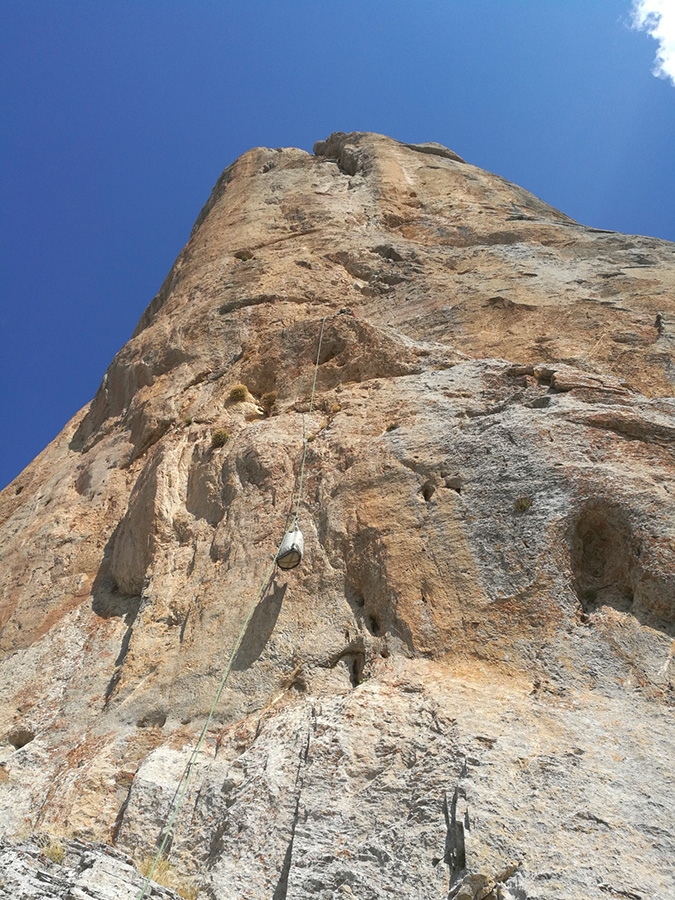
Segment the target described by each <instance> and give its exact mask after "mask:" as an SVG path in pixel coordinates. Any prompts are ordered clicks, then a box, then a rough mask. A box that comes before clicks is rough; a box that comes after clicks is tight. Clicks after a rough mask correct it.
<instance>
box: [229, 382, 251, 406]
mask: <svg viewBox="0 0 675 900" xmlns="http://www.w3.org/2000/svg"><path fill="white" fill-rule="evenodd" d="M250 396H251V395H250V393H249V390H248V388H247V387H246V385H245V384H233V385H232V387H231V388H230V400H231V401H232V402H233V403H243V402H244V400H248V399H249V397H250Z"/></svg>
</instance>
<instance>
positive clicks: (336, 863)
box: [0, 133, 675, 900]
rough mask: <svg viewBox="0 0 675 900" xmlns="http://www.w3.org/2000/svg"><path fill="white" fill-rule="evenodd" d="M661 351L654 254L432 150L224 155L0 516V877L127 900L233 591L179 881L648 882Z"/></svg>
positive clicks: (443, 889) (608, 885)
mask: <svg viewBox="0 0 675 900" xmlns="http://www.w3.org/2000/svg"><path fill="white" fill-rule="evenodd" d="M345 308H348V311H345ZM341 310H342V312H340V311H341ZM112 314H114V313H112V312H111V315H112ZM322 329H323V334H322V340H321V349H320V353H319V356H318V367H317V369H316V395H315V402H314V406H313V408H312V411H311V414H310V400H311V390H312V382H313V378H314V375H315V360H316V358H317V351H318V348H319V338H320V334H321V333H322ZM674 335H675V246H674V245H673V244H670V243H668V242H666V241H662V240H656V239H654V238H648V237H639V236H634V235H623V234H617V233H614V232H607V231H600V230H597V229H593V228H588V227H585V226H583V225H579V224H578V223H576V222H574V221H572V220H571V219H570V218H568V217H567V216H566V215H564V214H563V213H561V212H558V211H557V210H555V209H553V208H551V207H550V206H547V205H546V204H545V203H543V202H542V201H540V200H538V199H537V198H536V197H534V196H533V195H532V194H530V193H528V192H527V191H525V190H523V189H522V188H520V187H517V186H516V185H514V184H511V183H509V182H508V181H505V180H504V179H503V178H500V177H498V176H496V175H492V174H490V173H488V172H485V171H483V170H481V169H478V168H475V167H474V166H472V165H470V164H469V163H467V162H465V161H463V160H462V159H460V158H459V157H458V156H457V155H456V154H455V153H453V152H452V151H451V150H448V149H447V148H445V147H442V146H440V145H438V144H433V143H430V144H419V145H414V144H402V143H399V142H397V141H394V140H391V139H389V138H386V137H383V136H380V135H375V134H361V133H358V134H349V135H345V134H334V135H331V136H330V137H329V138H328V139H327V140H326V141H320V142H319V143H318V144H317V145H316V146H315V148H314V154H309V153H306V152H304V151H302V150H296V149H279V150H269V149H260V148H259V149H255V150H251V151H250V152H248V153H245V154H244V155H243V156H242V157H241V158H239V159H238V160H237V161H236V162H234V163H233V164H232V165H231V166H230V167H229V168H228V169H226V170H225V172H224V173H223V174H222V176H221V177H220V179H219V180H218V182H217V184H216V186H215V187H214V189H213V192H212V194H211V197H210V199H209V200H208V202H207V204H206V206H205V207H204V209H203V211H202V213H201V214H200V216H199V218H198V220H197V222H196V224H195V226H194V228H193V231H192V235H191V237H190V240H189V241H188V243H187V245H186V247H185V249H184V250H183V251H182V253H181V254H180V256H179V257H178V259H177V260H176V263H175V265H174V266H173V268H172V270H171V272H170V273H169V275H168V277H167V279H166V281H165V283H164V284H163V285H162V288H161V290H160V291H159V293H158V295H157V296H156V297H155V299H154V300H153V301H152V302H151V303H150V305H149V307H148V309H147V310H146V312H145V313H144V314H143V316H142V318H141V321H140V323H139V325H138V327H137V329H136V332H135V334H134V336H133V337H132V338H131V340H130V341H129V342H128V343H127V344H126V345H125V346H124V347H123V348H122V350H121V351H120V352H119V353H118V354H117V356H116V357H115V359H114V360H113V362H112V364H111V366H110V368H109V369H108V371H107V373H106V375H105V377H104V379H103V382H102V384H101V387H100V389H99V390H98V392H97V394H96V396H95V397H94V399H93V401H92V402H91V403H90V404H89V405H88V406H87V407H85V408H84V409H83V410H81V412H80V413H78V414H77V415H76V416H75V417H74V418H73V420H72V421H71V422H70V423H69V424H68V425H67V426H66V427H65V428H64V430H63V432H62V433H61V434H60V435H59V436H58V437H57V438H56V439H55V440H54V441H53V442H52V444H50V445H49V446H48V447H47V448H46V449H45V450H44V451H43V453H41V454H40V456H38V457H37V459H36V460H35V461H34V462H33V463H31V464H30V465H29V466H28V467H27V469H26V470H25V471H24V472H22V473H21V475H20V476H19V477H18V478H17V479H16V480H15V481H14V482H13V483H12V484H10V485H9V486H8V487H7V488H6V489H5V490H4V492H3V493H2V495H1V498H0V552H1V563H0V565H1V588H0V589H1V592H2V593H1V600H0V625H1V626H2V630H1V631H0V653H1V657H0V659H1V661H0V704H1V705H0V763H1V765H0V836H1V837H2V838H3V841H4V843H3V845H2V853H1V854H0V860H2V859H4V860H9V859H11V860H14V862H12V864H11V866H10V869H11V871H13V872H15V874H16V872H19V870H21V871H24V870H25V871H26V872H29V870H30V871H31V872H32V871H33V870H34V869H35V866H38V869H39V866H40V865H42V866H43V869H44V871H47V872H49V873H52V874H51V875H50V877H51V878H52V881H54V883H55V884H57V883H58V879H59V878H61V881H62V882H63V881H64V879H65V882H64V883H68V884H71V885H73V887H72V894H67V896H72V897H85V896H86V897H88V896H90V894H87V893H82V891H83V890H84V888H81V887H77V878H80V879H82V878H83V877H84V875H83V873H85V874H86V870H87V867H86V865H85V864H84V863H83V862H82V861H81V860H82V859H84V858H85V857H87V854H89V857H87V858H90V859H98V858H99V857H101V858H103V859H105V858H106V856H105V852H104V849H105V848H103V849H102V847H103V845H106V846H108V847H109V854H110V855H109V859H114V860H116V867H117V868H116V869H115V871H117V872H118V873H119V874H118V875H117V876H116V877H118V880H119V884H120V888H119V896H120V897H122V896H127V894H125V893H124V891H125V890H126V891H127V893H129V892H130V891H131V892H132V893H133V891H134V887H133V885H137V883H138V873H136V876H134V877H136V879H137V880H136V881H133V878H132V877H131V875H130V874H129V873H131V872H132V871H135V870H133V866H132V862H131V861H133V860H136V861H138V860H142V859H146V860H147V858H148V857H149V856H151V855H152V854H153V853H154V852H155V851H156V849H157V846H158V840H159V839H160V837H161V835H162V834H163V830H164V827H165V823H166V819H167V815H168V813H169V810H170V808H171V803H172V801H173V798H174V796H175V792H176V787H177V784H178V782H179V781H180V778H181V775H182V773H183V771H184V768H185V765H186V763H187V761H188V759H189V756H190V753H191V752H192V750H193V748H194V746H195V742H196V740H197V738H198V735H199V733H200V730H201V729H202V727H203V725H204V723H205V721H206V716H207V714H208V711H209V708H210V706H211V703H212V702H213V698H214V696H215V693H216V690H217V688H218V685H219V683H220V679H221V676H222V673H223V671H224V668H225V666H226V664H227V660H228V658H229V656H230V655H231V653H232V651H233V648H234V647H235V645H236V641H237V637H238V636H239V634H240V632H241V630H242V626H243V625H244V623H245V622H246V617H247V614H248V612H249V610H250V608H251V604H252V603H253V601H254V599H255V597H256V595H257V593H258V590H259V589H260V588H261V587H263V592H262V597H261V599H260V601H259V603H258V605H257V607H256V608H255V611H254V613H253V616H252V618H251V620H250V623H249V624H248V626H247V627H246V628H245V631H244V634H243V639H242V641H241V646H240V647H239V649H238V651H237V652H236V655H235V659H234V663H233V667H232V672H231V674H230V677H229V679H228V680H227V682H226V684H225V688H224V690H223V692H222V695H221V697H220V701H219V703H218V704H217V707H216V710H215V715H214V717H213V720H212V721H211V723H210V725H209V728H208V730H207V734H206V739H205V741H204V744H203V746H202V749H201V751H200V753H199V755H198V758H197V762H196V765H195V766H194V769H193V772H192V777H191V780H190V783H189V787H188V790H187V793H186V795H185V799H184V801H183V805H182V807H181V809H180V813H179V815H178V818H177V820H176V822H175V825H174V827H173V829H172V831H171V838H170V841H169V843H168V848H169V850H168V862H167V865H169V866H170V867H172V870H173V871H174V872H176V873H179V874H180V876H181V877H182V878H184V879H186V881H185V884H189V885H191V887H190V888H189V890H188V889H185V888H184V889H183V894H184V895H185V896H188V895H189V896H195V897H197V896H198V897H199V898H210V900H263V898H265V900H284V898H288V900H308V898H310V897H311V898H317V897H318V898H322V900H331V898H353V897H355V898H359V900H375V898H383V897H404V898H411V900H432V898H434V900H442V898H447V900H615V898H619V900H620V898H624V900H626V898H628V900H651V898H661V900H668V898H675V824H674V823H675V766H674V764H673V756H674V753H673V747H674V745H675V723H674V721H673V696H674V686H675V663H674V662H673V636H674V628H675V503H674V500H675V480H674V477H673V476H674V475H675V458H674V455H673V451H674V449H675V368H674V367H673V361H672V351H673V347H674V343H673V338H674ZM237 384H244V385H246V388H247V391H246V392H242V391H241V390H240V391H239V393H237V392H236V391H235V392H234V396H231V393H232V388H233V386H235V385H237ZM274 392H276V398H275V396H274ZM266 395H267V396H266ZM270 395H271V396H270ZM242 396H243V399H241V398H242ZM222 431H224V432H226V435H221V436H220V438H221V439H220V440H217V439H216V440H215V441H214V434H215V433H216V432H222ZM303 437H306V438H307V444H306V447H307V457H306V465H305V471H304V481H303V489H302V495H301V498H300V505H299V522H300V526H301V528H302V530H303V533H304V537H305V556H304V558H303V561H302V564H301V566H299V567H298V568H296V569H293V570H291V571H288V572H283V571H281V570H279V569H277V570H276V571H275V572H274V574H273V576H272V577H271V579H270V580H269V582H266V581H265V575H266V573H267V572H268V571H269V569H270V562H271V560H272V559H273V557H274V553H275V549H276V548H277V546H278V544H279V541H280V539H281V537H282V536H283V533H284V531H285V529H286V528H287V527H288V526H289V523H290V522H291V521H292V517H293V512H294V502H295V501H294V498H295V496H296V492H297V491H298V489H299V479H300V469H301V459H302V450H303ZM225 438H227V439H225ZM223 441H224V443H223ZM218 444H222V446H218ZM45 842H46V843H45ZM50 842H61V844H60V845H61V846H63V847H64V848H65V850H64V852H65V856H64V858H63V860H61V861H59V860H56V861H54V859H52V858H49V859H46V858H44V850H40V848H41V847H42V848H44V847H45V846H47V847H48V848H49V847H51V846H52V843H50ZM31 848H32V849H31ZM40 854H43V855H42V857H41V856H40ZM78 854H79V857H78ZM97 854H98V855H97ZM101 854H102V856H101ZM115 854H117V856H116V855H115ZM53 855H54V854H52V856H53ZM58 855H59V854H57V856H58ZM78 859H80V862H78ZM69 860H70V862H69ZM124 860H127V861H128V862H124ZM0 865H4V864H3V863H0ZM8 865H9V863H7V865H6V866H5V868H7V866H8ZM92 865H93V863H92ZM22 866H23V869H22V868H21V867H22ZM31 866H32V867H33V868H32V869H31ZM83 866H84V868H83ZM125 866H126V867H127V868H126V869H125ZM12 867H13V868H12ZM59 867H60V869H59ZM89 868H91V866H90V867H89ZM146 868H147V865H146ZM127 870H128V872H127ZM40 871H42V870H40ZM59 871H60V872H61V874H60V875H59V874H58V873H59ZM54 872H56V875H54V874H53V873H54ZM124 872H127V874H124ZM68 873H70V874H68ZM78 873H79V874H78ZM30 877H33V876H31V875H30V872H29V874H27V875H26V878H27V879H29V878H30ZM36 877H37V876H36ZM12 878H14V881H12ZM17 878H19V875H16V877H15V876H11V877H10V876H8V874H7V872H3V873H0V885H2V884H3V883H4V884H5V887H2V886H0V896H12V897H16V896H21V888H18V887H17V886H16V885H17V884H18V883H19V882H17V880H16V879H17ZM68 879H70V881H68ZM125 879H126V881H125ZM141 880H142V879H141ZM38 881H39V883H40V885H42V887H41V890H42V893H36V894H28V893H26V894H25V896H36V897H44V898H56V897H61V896H63V895H62V894H60V893H58V892H57V888H54V889H52V887H50V884H51V882H49V879H48V878H47V877H46V876H45V878H41V879H40V878H38ZM25 883H26V884H28V883H29V881H25ZM129 885H132V886H131V887H129ZM59 889H60V888H59ZM26 890H27V889H26ZM78 890H79V891H80V893H78V892H77V891H78ZM157 890H158V891H159V890H160V888H157ZM161 890H165V891H166V889H161ZM3 891H4V893H3ZM91 896H96V897H98V896H99V895H98V894H94V893H92V894H91ZM101 896H108V895H107V894H101ZM130 896H131V894H130ZM157 896H160V894H157ZM166 896H169V894H166Z"/></svg>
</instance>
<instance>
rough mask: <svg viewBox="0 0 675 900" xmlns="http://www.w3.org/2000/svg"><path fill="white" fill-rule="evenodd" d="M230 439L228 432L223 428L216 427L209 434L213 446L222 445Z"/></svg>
mask: <svg viewBox="0 0 675 900" xmlns="http://www.w3.org/2000/svg"><path fill="white" fill-rule="evenodd" d="M229 439H230V432H229V431H226V430H225V429H224V428H216V430H215V431H214V432H213V434H212V435H211V446H212V447H213V448H217V447H224V446H225V444H226V443H227V442H228V441H229Z"/></svg>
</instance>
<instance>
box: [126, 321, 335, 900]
mask: <svg viewBox="0 0 675 900" xmlns="http://www.w3.org/2000/svg"><path fill="white" fill-rule="evenodd" d="M326 318H327V317H326V316H324V317H323V319H322V320H321V332H320V334H319V346H318V349H317V352H316V363H315V364H314V380H313V382H312V393H311V396H310V401H309V416H311V415H312V410H313V409H314V395H315V393H316V378H317V374H318V371H319V358H320V356H321V344H322V342H323V330H324V326H325V324H326ZM302 431H303V448H302V463H301V465H300V478H299V484H298V496H297V501H296V504H295V516H294V518H293V525H292V526H291V527H292V528H295V526H296V525H297V523H298V518H299V515H300V501H301V499H302V486H303V480H304V475H305V461H306V459H307V443H308V442H307V435H306V434H305V421H304V417H303V423H302ZM282 542H283V539H282ZM280 549H281V544H279V546H278V547H277V549H276V550H275V551H274V555H273V556H272V559H271V562H270V565H269V568H268V569H267V571H266V572H265V576H264V578H263V580H262V581H261V583H260V588H259V589H258V593H257V594H256V596H255V599H254V600H253V602H252V603H251V606H250V607H249V610H248V613H247V615H246V619H245V620H244V624H243V625H242V626H241V631H240V632H239V635H238V637H237V640H236V642H235V645H234V648H233V649H232V653H231V654H230V658H229V659H228V661H227V665H226V666H225V669H224V671H223V675H222V678H221V679H220V684H219V685H218V690H217V691H216V695H215V697H214V699H213V703H212V704H211V709H210V710H209V714H208V716H207V717H206V721H205V722H204V727H203V728H202V730H201V734H200V735H199V740H198V741H197V743H196V745H195V747H194V749H193V751H192V753H191V754H190V758H189V760H188V762H187V765H186V766H185V768H184V769H183V774H182V775H181V779H180V781H179V782H178V786H177V788H176V793H175V794H174V800H173V804H172V807H171V812H170V814H169V818H168V819H167V824H166V827H165V830H164V837H163V838H162V843H161V844H160V846H159V850H158V851H157V853H156V855H155V858H154V860H153V862H152V866H151V867H150V871H149V872H148V874H147V876H146V878H145V881H144V882H143V888H142V890H141V892H140V894H139V895H138V898H137V900H143V898H144V897H145V895H146V892H147V890H148V886H149V885H150V882H151V881H152V876H153V875H154V874H155V869H156V868H157V865H158V863H159V861H160V859H161V858H162V854H163V853H164V850H165V848H166V845H167V843H168V841H169V837H170V835H171V829H172V828H173V826H174V824H175V822H176V819H177V818H178V813H179V812H180V808H181V805H182V803H183V799H184V797H185V794H186V793H187V789H188V785H189V783H190V778H191V776H192V771H193V769H194V767H195V764H196V762H197V757H198V755H199V751H200V750H201V748H202V744H203V743H204V739H205V737H206V732H207V731H208V729H209V726H210V724H211V722H212V720H213V716H214V713H215V711H216V707H217V706H218V701H219V700H220V696H221V694H222V693H223V689H224V687H225V682H226V681H227V679H228V676H229V674H230V671H231V670H232V664H233V663H234V660H235V657H236V655H237V653H238V652H239V648H240V647H241V644H242V641H243V640H244V635H245V634H246V629H247V628H248V626H249V623H250V621H251V619H252V618H253V613H254V612H255V610H256V607H257V606H258V603H259V602H260V599H261V598H262V596H263V594H264V593H265V590H266V588H267V586H268V584H269V581H270V579H271V577H272V573H273V572H274V567H275V565H276V561H277V555H278V553H279V551H280Z"/></svg>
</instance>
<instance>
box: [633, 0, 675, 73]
mask: <svg viewBox="0 0 675 900" xmlns="http://www.w3.org/2000/svg"><path fill="white" fill-rule="evenodd" d="M633 27H634V28H638V29H640V30H641V31H646V32H647V33H648V34H651V36H652V37H653V38H654V39H655V40H656V41H658V42H659V49H658V51H657V53H656V63H655V66H654V70H653V71H654V74H655V75H658V76H660V77H661V78H670V80H671V81H672V83H673V85H675V0H633Z"/></svg>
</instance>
